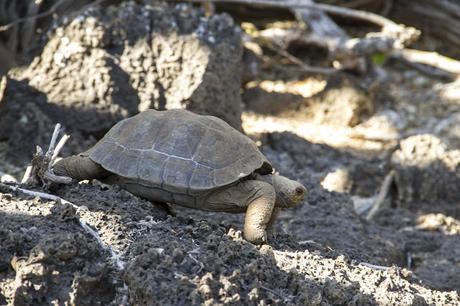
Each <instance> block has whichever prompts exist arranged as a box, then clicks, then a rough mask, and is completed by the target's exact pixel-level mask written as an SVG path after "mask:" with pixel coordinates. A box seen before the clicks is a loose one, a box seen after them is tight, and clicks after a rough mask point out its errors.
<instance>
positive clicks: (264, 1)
mask: <svg viewBox="0 0 460 306" xmlns="http://www.w3.org/2000/svg"><path fill="white" fill-rule="evenodd" d="M170 1H172V2H176V1H177V0H170ZM203 1H206V0H190V2H199V3H201V2H203ZM210 1H211V2H229V3H239V4H247V5H258V6H270V7H282V8H286V9H289V10H291V11H292V12H293V13H294V14H295V16H296V18H297V19H298V20H300V21H301V22H304V23H305V24H307V25H308V27H307V28H308V30H309V32H308V33H306V31H305V30H304V29H300V28H298V29H276V31H267V30H265V31H261V35H262V36H265V38H270V36H271V37H272V38H273V39H274V42H275V43H276V44H277V45H278V46H280V47H281V48H283V49H284V50H286V47H287V46H288V45H289V43H290V42H292V41H297V42H301V43H304V44H307V45H311V44H313V45H315V46H318V47H321V48H324V49H326V50H328V53H329V57H330V59H331V60H332V61H333V64H334V67H335V68H338V69H348V70H354V71H356V72H360V73H365V72H366V71H368V70H369V64H370V63H371V62H370V61H368V60H366V58H368V57H369V56H370V55H373V54H375V53H384V54H386V53H390V52H391V51H393V50H398V49H402V48H404V46H406V45H409V44H410V43H412V42H413V41H415V40H416V39H417V38H418V36H419V35H420V31H418V30H417V29H414V28H412V27H406V26H404V25H400V24H397V23H395V22H393V21H391V20H389V19H387V18H385V17H383V16H380V15H377V14H374V13H370V12H365V11H359V10H354V9H350V8H344V7H338V6H334V5H328V4H318V3H315V2H314V1H313V0H296V1H294V0H291V1H273V0H221V1H217V0H210ZM325 13H328V14H332V15H336V16H341V17H347V18H354V19H359V20H364V21H367V22H370V23H373V24H376V25H378V26H380V27H381V28H382V30H381V32H376V33H368V34H367V35H366V36H365V37H362V38H351V37H349V36H348V35H347V34H346V33H345V32H344V31H343V30H342V29H341V28H340V27H339V26H338V25H337V24H336V23H335V22H334V21H333V20H332V19H331V18H329V16H327V15H326V14H325ZM284 56H285V57H287V58H289V55H286V54H285V55H284ZM290 60H291V61H292V58H290ZM304 68H305V70H306V71H311V72H314V71H315V69H312V67H309V66H307V67H304ZM326 69H327V71H321V70H319V71H318V73H325V72H326V73H331V71H330V70H329V69H330V68H326Z"/></svg>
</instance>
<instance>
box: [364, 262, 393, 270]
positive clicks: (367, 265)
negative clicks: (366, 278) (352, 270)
mask: <svg viewBox="0 0 460 306" xmlns="http://www.w3.org/2000/svg"><path fill="white" fill-rule="evenodd" d="M359 264H360V265H362V266H365V267H368V268H371V269H375V270H382V271H387V270H390V269H391V267H386V266H379V265H374V264H371V263H368V262H360V263H359Z"/></svg>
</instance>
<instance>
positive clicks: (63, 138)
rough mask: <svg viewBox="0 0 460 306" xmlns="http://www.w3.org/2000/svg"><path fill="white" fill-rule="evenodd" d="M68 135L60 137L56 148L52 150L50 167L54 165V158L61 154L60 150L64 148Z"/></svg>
mask: <svg viewBox="0 0 460 306" xmlns="http://www.w3.org/2000/svg"><path fill="white" fill-rule="evenodd" d="M69 138H70V135H67V134H65V135H64V136H62V138H61V140H59V142H58V144H57V146H56V148H55V149H54V152H53V155H52V156H51V161H50V167H52V166H53V165H54V162H55V161H56V158H57V157H58V155H59V153H60V152H61V150H62V148H63V147H64V145H65V143H66V142H67V140H69Z"/></svg>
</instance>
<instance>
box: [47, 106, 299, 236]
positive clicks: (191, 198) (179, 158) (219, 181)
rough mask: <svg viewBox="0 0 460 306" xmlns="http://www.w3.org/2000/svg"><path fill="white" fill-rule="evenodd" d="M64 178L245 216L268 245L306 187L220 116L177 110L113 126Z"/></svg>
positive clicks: (61, 168) (58, 169) (58, 170)
mask: <svg viewBox="0 0 460 306" xmlns="http://www.w3.org/2000/svg"><path fill="white" fill-rule="evenodd" d="M53 170H54V173H55V174H57V175H62V176H68V177H71V178H72V179H75V180H85V179H99V180H101V181H103V182H107V183H109V184H117V185H119V186H120V187H121V188H123V189H126V190H127V191H129V192H131V193H133V194H135V195H138V196H140V197H143V198H146V199H148V200H152V201H158V202H163V203H171V204H177V205H181V206H185V207H189V208H194V209H201V210H208V211H218V212H231V213H243V212H246V215H245V224H244V231H243V236H244V238H245V239H246V240H248V241H250V242H252V243H254V244H261V243H266V242H267V229H269V228H271V226H272V225H273V222H274V220H275V218H276V215H277V213H278V211H279V210H280V209H281V208H287V207H293V206H296V205H297V204H299V203H300V202H301V201H302V200H303V199H304V198H305V196H306V194H307V190H306V188H305V187H304V186H303V185H302V184H300V183H298V182H296V181H293V180H290V179H288V178H286V177H284V176H281V175H278V174H275V173H274V169H273V167H272V165H271V164H270V162H269V161H268V160H267V158H266V157H265V156H264V155H263V154H262V153H261V152H260V151H259V149H258V148H257V146H256V144H255V143H254V142H253V141H252V140H251V139H250V138H249V137H247V136H245V135H243V134H242V133H240V132H239V131H237V130H236V129H234V128H232V127H231V126H230V125H228V124H227V123H226V122H224V121H223V120H221V119H219V118H217V117H214V116H205V115H198V114H195V113H193V112H190V111H187V110H182V109H174V110H167V111H156V110H152V109H149V110H145V111H143V112H141V113H139V114H137V115H135V116H133V117H130V118H127V119H124V120H122V121H120V122H118V123H117V124H116V125H114V126H113V127H112V128H111V129H110V130H109V131H108V132H107V134H105V136H104V137H103V138H102V139H101V140H100V141H99V142H97V143H96V144H95V145H94V146H93V147H91V148H90V149H88V150H87V151H85V152H83V153H80V154H78V155H73V156H70V157H67V158H63V159H61V160H60V161H58V162H57V163H56V164H55V165H54V167H53Z"/></svg>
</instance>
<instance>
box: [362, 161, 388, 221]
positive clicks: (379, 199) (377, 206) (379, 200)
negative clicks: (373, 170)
mask: <svg viewBox="0 0 460 306" xmlns="http://www.w3.org/2000/svg"><path fill="white" fill-rule="evenodd" d="M394 176H395V171H394V170H391V171H390V172H389V173H388V174H387V175H386V176H385V178H384V180H383V183H382V187H381V188H380V191H379V194H378V195H377V198H376V199H375V202H374V203H373V205H372V208H371V210H370V211H369V212H368V214H367V216H366V219H367V220H371V219H372V218H373V217H374V216H375V215H376V214H377V212H378V211H379V210H380V207H381V206H382V203H383V201H384V200H385V198H386V196H387V194H388V191H389V190H390V186H391V183H392V182H393V178H394Z"/></svg>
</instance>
